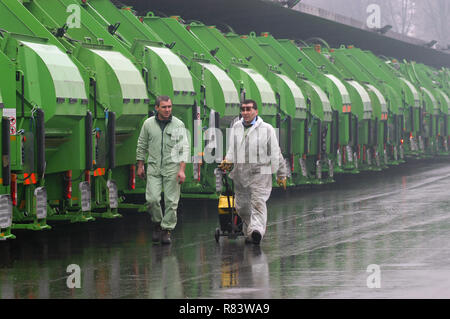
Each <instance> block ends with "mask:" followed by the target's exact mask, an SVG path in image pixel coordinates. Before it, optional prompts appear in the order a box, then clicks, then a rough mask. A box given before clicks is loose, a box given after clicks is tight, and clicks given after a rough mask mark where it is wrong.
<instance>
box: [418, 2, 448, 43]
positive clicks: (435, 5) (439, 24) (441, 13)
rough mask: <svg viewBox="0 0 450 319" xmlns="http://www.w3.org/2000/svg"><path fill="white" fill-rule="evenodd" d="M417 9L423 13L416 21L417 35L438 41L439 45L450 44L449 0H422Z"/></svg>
mask: <svg viewBox="0 0 450 319" xmlns="http://www.w3.org/2000/svg"><path fill="white" fill-rule="evenodd" d="M419 9H420V11H421V12H423V14H422V15H421V19H419V21H418V23H419V24H420V31H419V32H418V36H420V37H422V38H425V39H428V40H436V41H438V42H439V45H440V47H442V48H447V47H448V45H450V20H449V17H450V1H449V0H422V1H420V4H419Z"/></svg>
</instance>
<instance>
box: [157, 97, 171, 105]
mask: <svg viewBox="0 0 450 319" xmlns="http://www.w3.org/2000/svg"><path fill="white" fill-rule="evenodd" d="M169 100H170V97H169V96H167V95H160V96H158V97H157V98H156V102H155V105H156V106H159V105H160V104H161V102H162V101H164V102H167V101H169Z"/></svg>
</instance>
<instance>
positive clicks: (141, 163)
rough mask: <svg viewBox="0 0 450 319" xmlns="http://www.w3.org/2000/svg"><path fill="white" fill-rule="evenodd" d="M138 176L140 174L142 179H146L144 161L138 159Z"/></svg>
mask: <svg viewBox="0 0 450 319" xmlns="http://www.w3.org/2000/svg"><path fill="white" fill-rule="evenodd" d="M137 176H138V177H139V178H140V179H144V178H145V167H144V161H138V169H137Z"/></svg>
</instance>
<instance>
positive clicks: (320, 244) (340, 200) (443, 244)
mask: <svg viewBox="0 0 450 319" xmlns="http://www.w3.org/2000/svg"><path fill="white" fill-rule="evenodd" d="M449 195H450V161H449V160H448V159H440V160H420V161H411V162H409V163H407V164H402V165H401V166H397V167H391V168H389V169H388V170H385V171H382V172H365V173H361V174H358V175H345V176H339V177H338V178H337V181H336V183H334V184H330V185H321V186H314V187H303V188H299V189H295V190H289V191H287V192H282V191H279V190H277V191H274V192H273V193H272V196H271V198H270V199H269V201H268V211H269V215H268V227H267V233H266V236H265V237H264V239H263V241H262V242H261V245H260V246H255V245H253V244H246V243H245V242H244V239H243V238H237V239H235V240H231V239H228V238H221V239H220V241H219V243H216V240H215V238H214V231H215V229H216V228H217V227H218V225H219V221H218V213H217V202H215V201H204V200H197V201H193V200H189V201H188V200H184V201H182V203H181V207H180V212H179V216H178V217H179V218H178V225H177V228H176V230H175V231H174V232H173V243H172V244H171V245H170V246H161V245H154V244H152V242H151V223H150V217H149V216H148V215H147V214H146V213H137V212H134V211H123V212H122V213H123V218H120V219H114V220H97V221H95V222H91V223H86V224H64V223H57V224H55V223H53V224H52V225H53V229H52V230H50V231H45V232H29V231H28V232H27V231H19V230H16V231H14V234H15V235H16V236H17V239H15V240H12V241H8V242H0V298H1V299H5V298H20V299H28V298H51V299H60V298H61V299H71V298H86V299H95V298H132V299H141V298H143V299H145V298H164V299H169V298H170V299H172V298H217V299H221V298H238V299H246V298H248V299H252V298H276V299H280V298H283V299H284V298H345V299H346V298H450V262H449V261H450V196H449ZM69 265H77V266H79V270H80V272H79V274H80V277H79V285H80V288H69V287H68V285H67V282H68V279H69V281H70V280H72V279H73V278H74V277H73V276H71V277H69V276H70V275H71V274H72V271H68V266H69ZM75 279H77V278H75ZM75 281H76V280H75ZM75 281H74V280H72V281H71V282H72V283H73V282H75Z"/></svg>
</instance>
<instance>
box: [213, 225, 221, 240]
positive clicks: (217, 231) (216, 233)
mask: <svg viewBox="0 0 450 319" xmlns="http://www.w3.org/2000/svg"><path fill="white" fill-rule="evenodd" d="M214 238H215V239H216V242H219V238H220V229H219V228H216V232H215V233H214Z"/></svg>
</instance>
